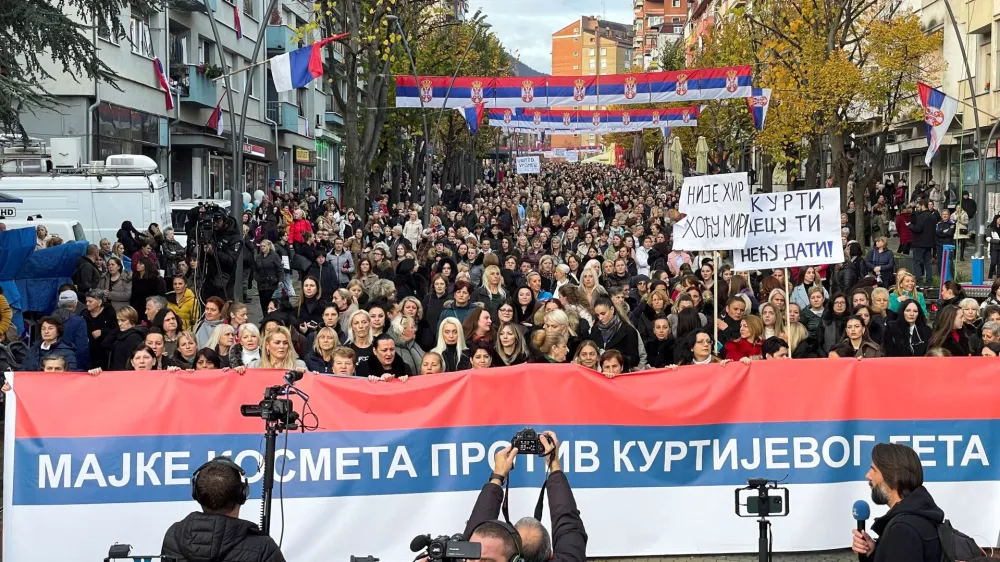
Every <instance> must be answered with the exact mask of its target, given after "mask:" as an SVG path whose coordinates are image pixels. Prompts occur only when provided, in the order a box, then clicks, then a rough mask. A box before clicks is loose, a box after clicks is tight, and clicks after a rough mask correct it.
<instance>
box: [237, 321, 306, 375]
mask: <svg viewBox="0 0 1000 562" xmlns="http://www.w3.org/2000/svg"><path fill="white" fill-rule="evenodd" d="M247 367H248V368H251V369H278V370H280V371H286V372H287V371H299V372H305V371H306V364H305V362H303V361H302V360H301V359H299V358H298V355H296V353H295V349H294V348H293V347H292V334H291V332H289V331H288V328H286V327H284V326H279V327H277V328H275V329H274V330H272V331H271V332H270V333H268V334H267V335H266V336H264V345H262V346H261V353H260V361H254V362H252V363H251V364H249V365H247Z"/></svg>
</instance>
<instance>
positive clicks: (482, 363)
mask: <svg viewBox="0 0 1000 562" xmlns="http://www.w3.org/2000/svg"><path fill="white" fill-rule="evenodd" d="M469 362H470V363H471V364H472V368H473V369H489V368H490V367H491V366H492V363H493V354H492V351H491V350H490V347H489V346H488V345H486V344H484V343H482V342H477V343H475V344H473V346H472V348H471V357H470V359H469Z"/></svg>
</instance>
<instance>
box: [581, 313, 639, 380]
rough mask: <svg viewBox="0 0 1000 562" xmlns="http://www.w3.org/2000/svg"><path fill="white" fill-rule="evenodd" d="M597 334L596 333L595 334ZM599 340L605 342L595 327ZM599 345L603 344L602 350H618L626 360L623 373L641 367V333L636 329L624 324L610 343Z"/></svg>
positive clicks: (598, 329) (611, 338)
mask: <svg viewBox="0 0 1000 562" xmlns="http://www.w3.org/2000/svg"><path fill="white" fill-rule="evenodd" d="M595 332H596V333H595ZM591 333H594V334H595V336H597V337H598V339H599V340H603V339H604V338H603V336H602V333H601V329H600V328H599V327H597V326H594V328H593V331H592V332H591ZM597 344H598V345H601V344H603V346H602V349H605V350H607V349H617V350H618V351H620V352H621V354H622V356H623V357H624V358H625V364H624V365H622V367H623V368H622V372H623V373H627V372H629V371H631V370H632V369H636V368H638V367H639V332H637V331H636V329H635V328H633V327H632V326H630V325H628V324H626V323H625V322H622V323H621V325H620V326H619V327H618V329H617V330H616V331H615V333H614V334H612V335H611V337H610V338H609V339H608V341H598V342H597Z"/></svg>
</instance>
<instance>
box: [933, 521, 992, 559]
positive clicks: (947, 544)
mask: <svg viewBox="0 0 1000 562" xmlns="http://www.w3.org/2000/svg"><path fill="white" fill-rule="evenodd" d="M937 532H938V538H939V539H941V562H966V561H968V560H972V559H974V558H978V557H980V556H986V552H985V551H983V549H981V548H979V545H978V544H976V541H975V540H974V539H972V538H971V537H970V536H968V535H966V534H965V533H963V532H961V531H959V530H957V529H955V528H954V527H952V526H951V521H949V520H947V519H945V520H944V522H942V523H941V524H940V525H938V526H937Z"/></svg>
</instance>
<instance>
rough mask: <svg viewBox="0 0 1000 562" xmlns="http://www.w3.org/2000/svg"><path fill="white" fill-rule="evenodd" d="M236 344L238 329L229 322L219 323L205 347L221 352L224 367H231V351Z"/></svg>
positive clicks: (220, 356) (220, 357)
mask: <svg viewBox="0 0 1000 562" xmlns="http://www.w3.org/2000/svg"><path fill="white" fill-rule="evenodd" d="M235 344H236V331H235V330H233V327H232V326H231V325H229V324H219V325H218V326H216V327H215V329H214V330H212V335H211V336H209V338H208V341H207V342H205V347H206V348H208V349H211V350H212V351H214V352H216V353H218V354H219V359H220V360H221V361H222V366H223V367H229V366H230V364H229V351H230V350H231V349H232V348H233V345H235Z"/></svg>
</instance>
